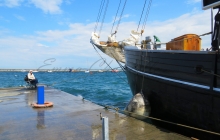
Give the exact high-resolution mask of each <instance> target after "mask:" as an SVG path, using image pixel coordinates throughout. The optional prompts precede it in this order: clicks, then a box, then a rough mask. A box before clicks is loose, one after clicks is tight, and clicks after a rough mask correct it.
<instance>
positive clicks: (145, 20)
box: [142, 0, 152, 30]
mask: <svg viewBox="0 0 220 140" xmlns="http://www.w3.org/2000/svg"><path fill="white" fill-rule="evenodd" d="M151 3H152V0H150V1H149V4H148V7H147V12H146V15H145V19H144V22H143V26H142V30H144V29H145V26H146V23H147V18H148V15H149V12H150V7H151Z"/></svg>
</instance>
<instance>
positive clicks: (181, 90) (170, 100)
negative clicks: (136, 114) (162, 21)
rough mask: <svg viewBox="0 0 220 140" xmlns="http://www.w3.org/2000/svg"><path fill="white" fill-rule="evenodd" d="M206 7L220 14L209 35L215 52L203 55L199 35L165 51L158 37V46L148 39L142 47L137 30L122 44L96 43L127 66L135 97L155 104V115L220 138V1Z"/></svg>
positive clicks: (205, 0)
mask: <svg viewBox="0 0 220 140" xmlns="http://www.w3.org/2000/svg"><path fill="white" fill-rule="evenodd" d="M202 4H203V9H204V10H206V9H218V12H217V14H216V15H215V17H214V28H213V30H212V31H211V32H210V33H208V34H211V35H212V40H211V42H212V43H211V46H212V47H211V48H210V50H202V47H201V38H200V36H198V35H196V34H185V35H182V36H179V37H176V38H174V39H172V40H171V41H170V42H168V43H166V44H165V45H166V49H163V50H162V49H160V45H161V44H160V42H159V41H158V38H157V37H154V42H152V40H151V38H150V37H146V39H145V40H143V41H141V43H139V44H138V42H137V41H138V36H139V35H140V34H141V33H138V32H135V31H132V32H131V36H132V37H131V38H130V39H127V40H124V42H123V41H122V42H121V43H117V42H114V43H112V44H111V45H109V44H107V43H106V44H105V43H103V42H98V41H97V40H96V39H94V38H95V35H92V38H91V43H92V44H93V45H94V46H96V47H97V48H99V49H100V50H101V51H102V52H104V53H106V54H107V55H109V56H110V57H112V58H115V59H116V60H117V61H119V62H122V63H124V64H125V66H124V68H125V71H126V75H127V80H128V83H129V85H130V88H131V91H132V93H133V95H136V94H137V93H141V94H142V95H143V96H144V98H145V99H146V100H148V101H149V103H150V106H151V115H152V116H154V117H157V118H160V119H165V118H166V119H167V118H172V119H170V120H171V121H173V118H175V123H181V124H187V125H189V126H191V127H195V128H198V129H203V130H206V131H209V132H213V133H217V135H216V134H210V135H213V137H211V139H220V135H219V134H220V54H219V45H220V34H219V32H220V12H219V11H220V1H219V0H203V1H202ZM211 26H212V25H211ZM132 41H133V42H132ZM130 42H132V43H133V45H132V43H130ZM129 43H130V44H129ZM168 120H169V119H168ZM170 120H169V121H170ZM204 133H206V132H204ZM208 139H210V137H209V138H208Z"/></svg>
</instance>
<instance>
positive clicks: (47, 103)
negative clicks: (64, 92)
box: [32, 102, 53, 108]
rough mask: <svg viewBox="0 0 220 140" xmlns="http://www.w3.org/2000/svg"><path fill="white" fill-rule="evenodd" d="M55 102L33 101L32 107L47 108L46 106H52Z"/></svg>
mask: <svg viewBox="0 0 220 140" xmlns="http://www.w3.org/2000/svg"><path fill="white" fill-rule="evenodd" d="M52 106H53V103H52V102H44V104H37V103H33V104H32V107H34V108H46V107H52Z"/></svg>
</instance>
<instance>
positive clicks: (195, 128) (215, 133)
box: [104, 106, 220, 136]
mask: <svg viewBox="0 0 220 140" xmlns="http://www.w3.org/2000/svg"><path fill="white" fill-rule="evenodd" d="M104 108H105V109H113V110H115V111H117V112H118V111H120V112H121V113H130V114H135V115H137V116H142V117H145V118H148V119H152V120H156V121H160V122H165V123H169V124H172V125H176V126H181V127H185V128H189V129H193V130H198V131H201V132H206V133H210V134H214V135H218V136H220V133H217V132H213V131H209V130H205V129H201V128H197V127H192V126H188V125H184V124H180V123H174V122H171V121H166V120H163V119H159V118H155V117H150V116H145V115H140V114H137V113H134V112H130V111H126V110H120V109H119V108H118V107H112V106H104Z"/></svg>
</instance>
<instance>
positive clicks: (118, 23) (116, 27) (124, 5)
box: [115, 0, 127, 31]
mask: <svg viewBox="0 0 220 140" xmlns="http://www.w3.org/2000/svg"><path fill="white" fill-rule="evenodd" d="M126 3H127V0H125V3H124V6H123V9H122V11H121V15H120V18H119V20H118V25H117V27H116V29H115V30H116V31H117V30H118V27H119V24H120V22H121V17H122V14H123V12H124V9H125V5H126Z"/></svg>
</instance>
